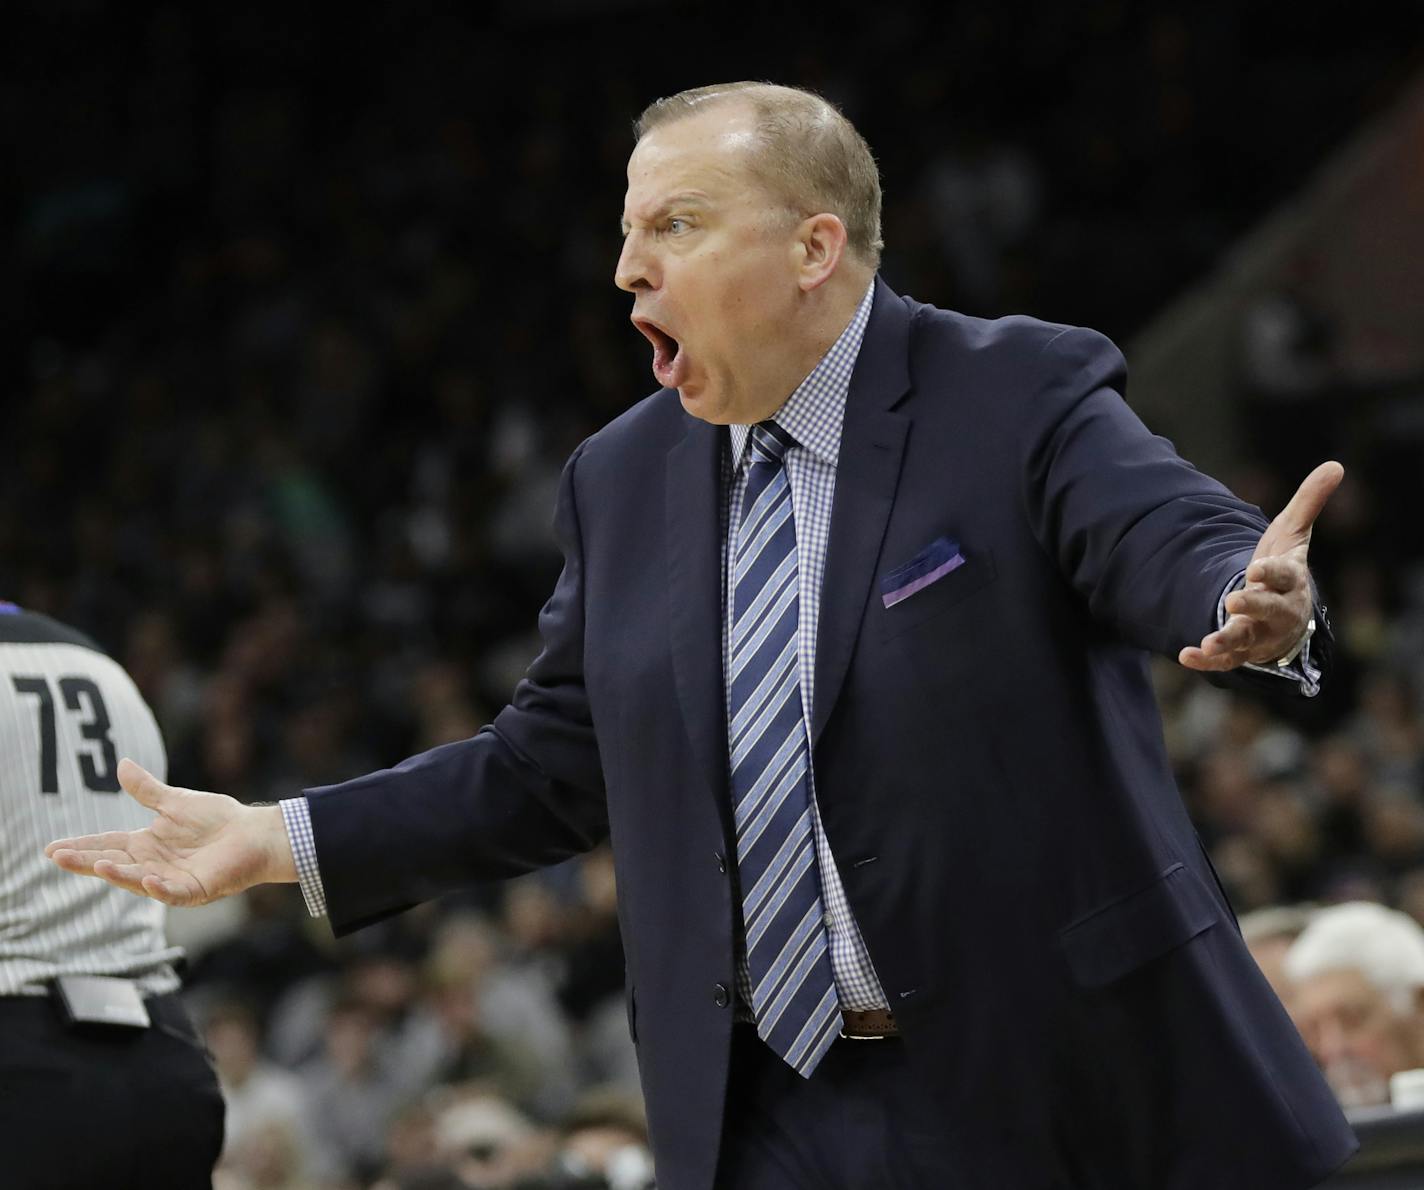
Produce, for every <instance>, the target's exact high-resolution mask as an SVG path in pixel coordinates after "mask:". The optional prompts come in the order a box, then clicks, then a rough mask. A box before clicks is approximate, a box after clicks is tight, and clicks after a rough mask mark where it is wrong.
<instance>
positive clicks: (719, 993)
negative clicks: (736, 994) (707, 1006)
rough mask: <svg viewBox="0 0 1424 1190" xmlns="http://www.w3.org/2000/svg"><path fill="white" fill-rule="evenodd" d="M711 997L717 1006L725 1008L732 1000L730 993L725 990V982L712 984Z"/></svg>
mask: <svg viewBox="0 0 1424 1190" xmlns="http://www.w3.org/2000/svg"><path fill="white" fill-rule="evenodd" d="M712 999H713V1001H714V1002H715V1003H716V1005H717V1007H718V1008H726V1007H727V1005H728V1004H730V1003H731V1002H732V994H731V993H730V992H729V991H727V985H726V984H725V983H719V984H714V985H713V987H712Z"/></svg>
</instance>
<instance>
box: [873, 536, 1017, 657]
mask: <svg viewBox="0 0 1424 1190" xmlns="http://www.w3.org/2000/svg"><path fill="white" fill-rule="evenodd" d="M963 553H964V564H963V565H962V566H959V567H956V568H955V569H954V570H951V571H950V572H949V573H948V574H946V575H944V576H942V577H941V578H939V579H936V580H935V581H934V582H932V583H930V585H929V586H927V587H924V588H922V589H921V590H919V591H916V592H915V593H914V594H913V595H911V596H909V597H908V598H907V599H903V600H901V601H900V602H899V603H896V604H895V605H894V606H893V607H883V606H882V607H881V609H880V611H881V625H882V628H881V632H882V634H883V636H884V638H885V639H886V640H889V639H891V638H892V637H896V636H899V635H900V634H901V633H902V632H905V631H906V630H907V629H910V628H914V627H916V626H917V625H919V624H923V623H925V621H927V620H932V619H934V618H935V617H936V616H940V615H943V614H944V613H945V612H947V611H949V609H950V608H952V607H957V606H959V605H960V604H961V603H963V602H964V601H965V600H967V599H969V598H970V597H972V596H974V595H977V594H978V593H979V592H981V591H983V590H985V589H986V588H988V587H989V586H990V585H991V584H992V583H993V582H994V581H995V579H997V578H998V573H997V572H996V571H995V569H994V555H993V553H991V552H990V551H989V550H987V549H976V550H972V551H971V550H968V549H965V550H964V551H963Z"/></svg>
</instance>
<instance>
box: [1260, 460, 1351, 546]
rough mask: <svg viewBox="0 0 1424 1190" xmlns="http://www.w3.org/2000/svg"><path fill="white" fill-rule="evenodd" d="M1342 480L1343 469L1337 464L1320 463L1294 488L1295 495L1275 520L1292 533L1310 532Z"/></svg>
mask: <svg viewBox="0 0 1424 1190" xmlns="http://www.w3.org/2000/svg"><path fill="white" fill-rule="evenodd" d="M1344 478H1345V468H1344V467H1342V466H1341V465H1340V464H1339V463H1336V462H1334V461H1331V462H1328V463H1321V464H1320V466H1319V467H1317V468H1316V469H1315V470H1314V471H1312V472H1311V473H1310V474H1309V475H1307V476H1306V477H1305V480H1304V482H1303V483H1301V485H1300V487H1298V488H1296V491H1295V495H1294V496H1292V497H1291V498H1290V503H1289V504H1287V505H1286V506H1285V507H1284V508H1283V509H1281V514H1280V516H1278V517H1277V518H1276V520H1277V521H1279V522H1281V524H1282V526H1283V527H1284V528H1286V529H1288V530H1290V531H1291V532H1292V533H1308V532H1310V527H1311V526H1312V525H1313V524H1315V518H1316V517H1318V516H1319V515H1320V510H1321V509H1322V508H1324V507H1325V502H1326V501H1327V500H1329V499H1330V495H1331V493H1332V492H1334V491H1335V489H1336V488H1338V487H1339V486H1340V481H1341V480H1342V479H1344Z"/></svg>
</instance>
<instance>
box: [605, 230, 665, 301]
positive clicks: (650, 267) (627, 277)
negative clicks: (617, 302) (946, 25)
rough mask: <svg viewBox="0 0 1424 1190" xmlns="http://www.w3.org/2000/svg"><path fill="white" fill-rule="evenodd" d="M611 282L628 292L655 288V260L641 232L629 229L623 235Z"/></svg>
mask: <svg viewBox="0 0 1424 1190" xmlns="http://www.w3.org/2000/svg"><path fill="white" fill-rule="evenodd" d="M613 284H614V285H616V286H618V288H619V289H622V290H626V291H627V292H628V293H638V292H639V291H640V290H644V289H656V288H657V262H656V261H655V260H654V259H653V254H652V253H651V252H650V251H649V250H648V244H647V241H646V240H645V239H644V238H643V234H642V232H640V231H637V230H634V231H630V232H629V233H628V234H627V235H626V236H624V237H623V251H622V252H620V253H619V254H618V266H617V267H616V268H615V269H614V270H613Z"/></svg>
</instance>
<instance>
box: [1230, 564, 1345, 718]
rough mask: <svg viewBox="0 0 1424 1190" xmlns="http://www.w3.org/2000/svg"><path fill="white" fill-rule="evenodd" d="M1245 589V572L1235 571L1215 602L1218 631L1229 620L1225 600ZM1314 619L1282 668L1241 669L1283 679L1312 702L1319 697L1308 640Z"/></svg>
mask: <svg viewBox="0 0 1424 1190" xmlns="http://www.w3.org/2000/svg"><path fill="white" fill-rule="evenodd" d="M1245 586H1246V572H1245V571H1244V570H1242V571H1239V572H1238V573H1237V575H1236V577H1235V578H1233V579H1232V580H1231V581H1230V582H1229V583H1227V584H1226V588H1225V590H1223V591H1222V592H1221V598H1220V599H1218V600H1217V601H1216V627H1217V631H1220V630H1221V629H1222V628H1223V627H1225V625H1226V621H1227V620H1228V619H1230V618H1231V617H1230V615H1229V613H1228V612H1227V610H1226V597H1227V596H1228V595H1230V594H1231V593H1232V592H1233V591H1239V590H1241V589H1242V588H1243V587H1245ZM1314 630H1315V619H1314V617H1312V618H1311V621H1310V624H1309V626H1308V627H1307V628H1306V630H1305V634H1304V635H1303V636H1302V637H1301V639H1300V642H1299V643H1298V644H1297V645H1296V646H1295V648H1296V652H1295V654H1294V655H1292V654H1290V653H1287V654H1286V656H1287V657H1290V658H1291V660H1290V661H1289V662H1287V663H1286V664H1276V665H1257V664H1255V663H1254V662H1251V661H1248V662H1246V664H1245V666H1243V668H1245V669H1250V670H1254V671H1255V672H1256V673H1260V674H1270V675H1271V676H1272V677H1274V678H1287V679H1289V680H1291V681H1294V682H1295V683H1296V684H1297V685H1298V686H1299V687H1300V692H1301V694H1303V695H1305V697H1306V698H1314V697H1315V696H1316V695H1317V694H1319V693H1320V667H1319V666H1318V665H1314V664H1312V662H1311V660H1310V640H1311V637H1312V636H1313V635H1314Z"/></svg>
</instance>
